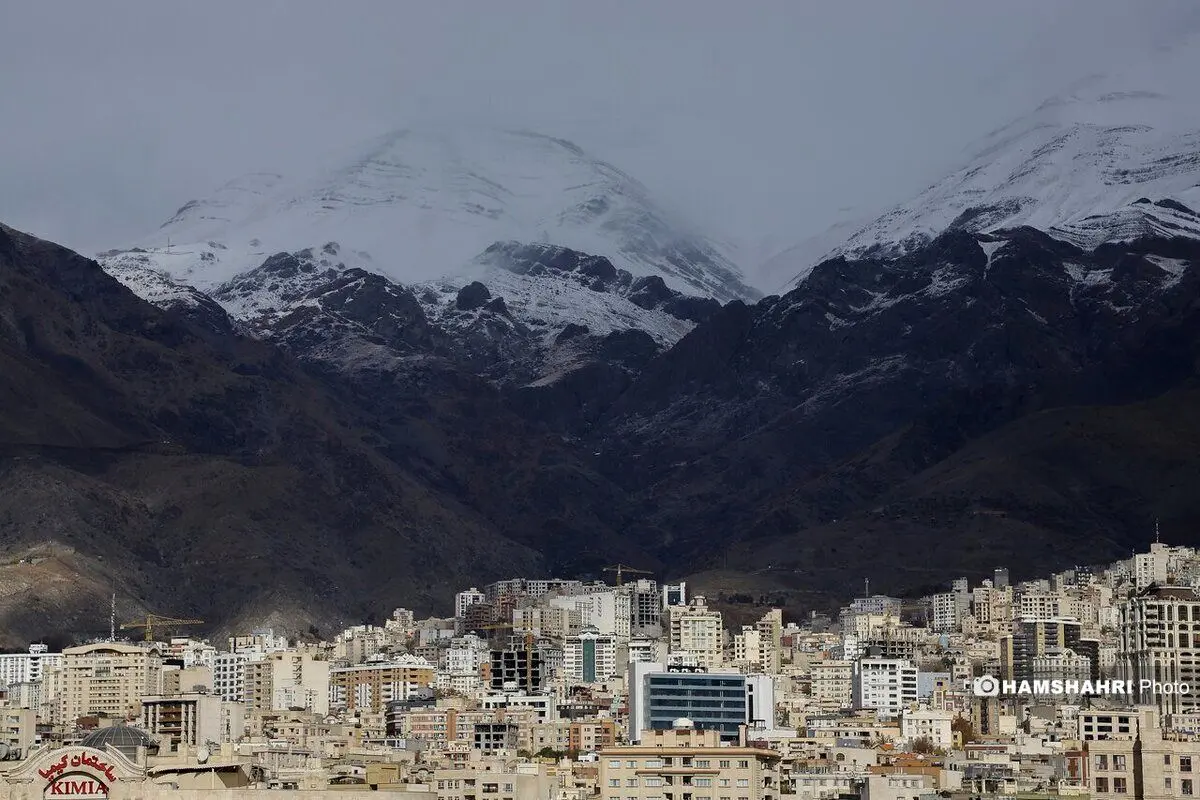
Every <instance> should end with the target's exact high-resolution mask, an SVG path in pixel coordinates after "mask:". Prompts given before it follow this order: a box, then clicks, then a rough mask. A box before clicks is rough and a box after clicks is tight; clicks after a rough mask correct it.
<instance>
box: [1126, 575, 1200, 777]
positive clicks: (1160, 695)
mask: <svg viewBox="0 0 1200 800" xmlns="http://www.w3.org/2000/svg"><path fill="white" fill-rule="evenodd" d="M1120 626H1121V632H1120V635H1121V643H1120V650H1119V651H1118V654H1117V669H1118V674H1119V675H1120V676H1121V678H1123V679H1125V680H1129V681H1133V683H1134V686H1135V689H1137V690H1138V691H1139V695H1138V697H1137V700H1138V702H1139V703H1143V704H1146V705H1154V706H1157V707H1158V709H1159V712H1160V713H1161V714H1164V715H1165V714H1179V713H1183V712H1193V711H1196V710H1198V709H1200V692H1196V691H1195V690H1194V689H1193V690H1192V691H1191V692H1189V693H1187V694H1183V693H1178V692H1172V693H1167V692H1163V691H1161V690H1159V691H1155V690H1154V688H1153V687H1154V684H1158V685H1159V686H1162V685H1167V684H1179V683H1186V684H1187V685H1188V686H1189V687H1196V686H1200V594H1198V593H1197V592H1196V590H1195V589H1193V588H1191V587H1190V586H1158V585H1152V586H1151V587H1150V588H1149V589H1146V590H1145V591H1143V592H1142V593H1141V594H1139V595H1137V596H1136V597H1134V598H1132V599H1130V600H1127V601H1125V602H1123V603H1121V606H1120ZM1142 681H1149V682H1150V683H1149V684H1147V687H1146V688H1142V684H1141V682H1142ZM1197 766H1200V761H1198V762H1197Z"/></svg>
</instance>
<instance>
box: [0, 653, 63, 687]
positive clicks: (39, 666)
mask: <svg viewBox="0 0 1200 800" xmlns="http://www.w3.org/2000/svg"><path fill="white" fill-rule="evenodd" d="M60 664H62V653H51V652H50V648H49V647H47V646H46V645H44V644H31V645H29V652H26V653H0V686H12V685H14V684H17V683H38V682H40V681H41V680H42V673H43V671H45V670H50V669H56V668H57V667H58V666H59V665H60Z"/></svg>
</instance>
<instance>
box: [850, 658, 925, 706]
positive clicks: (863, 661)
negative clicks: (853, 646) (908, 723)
mask: <svg viewBox="0 0 1200 800" xmlns="http://www.w3.org/2000/svg"><path fill="white" fill-rule="evenodd" d="M853 682H854V707H855V708H858V709H870V710H872V711H874V712H875V713H876V714H877V715H879V716H880V717H881V718H889V719H894V718H896V717H898V716H900V712H901V711H902V710H903V709H904V708H906V707H907V706H909V705H912V704H914V703H916V702H917V667H916V665H915V664H913V663H912V662H911V661H906V660H903V659H895V658H860V659H859V660H858V661H856V662H854V675H853Z"/></svg>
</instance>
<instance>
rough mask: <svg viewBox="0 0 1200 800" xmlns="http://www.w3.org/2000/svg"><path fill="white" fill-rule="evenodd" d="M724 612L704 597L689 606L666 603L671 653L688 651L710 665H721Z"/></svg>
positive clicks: (701, 662) (697, 660)
mask: <svg viewBox="0 0 1200 800" xmlns="http://www.w3.org/2000/svg"><path fill="white" fill-rule="evenodd" d="M724 635H725V628H724V621H723V620H722V618H721V612H719V611H715V610H713V609H710V608H709V607H708V604H707V603H706V602H705V600H704V598H703V597H699V596H697V597H694V598H692V601H691V602H690V603H689V604H688V605H686V606H668V607H667V647H668V650H669V651H670V652H671V653H686V654H690V655H691V656H693V657H694V658H695V659H696V662H697V663H699V664H700V665H702V666H704V667H707V668H710V669H711V668H715V667H719V666H720V665H721V660H722V650H723V649H724V644H725V642H724Z"/></svg>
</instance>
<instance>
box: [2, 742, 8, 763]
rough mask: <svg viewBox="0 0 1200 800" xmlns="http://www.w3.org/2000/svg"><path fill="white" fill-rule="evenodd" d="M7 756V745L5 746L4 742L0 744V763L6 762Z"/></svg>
mask: <svg viewBox="0 0 1200 800" xmlns="http://www.w3.org/2000/svg"><path fill="white" fill-rule="evenodd" d="M8 754H9V749H8V745H6V744H5V743H4V742H0V761H7V760H8Z"/></svg>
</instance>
